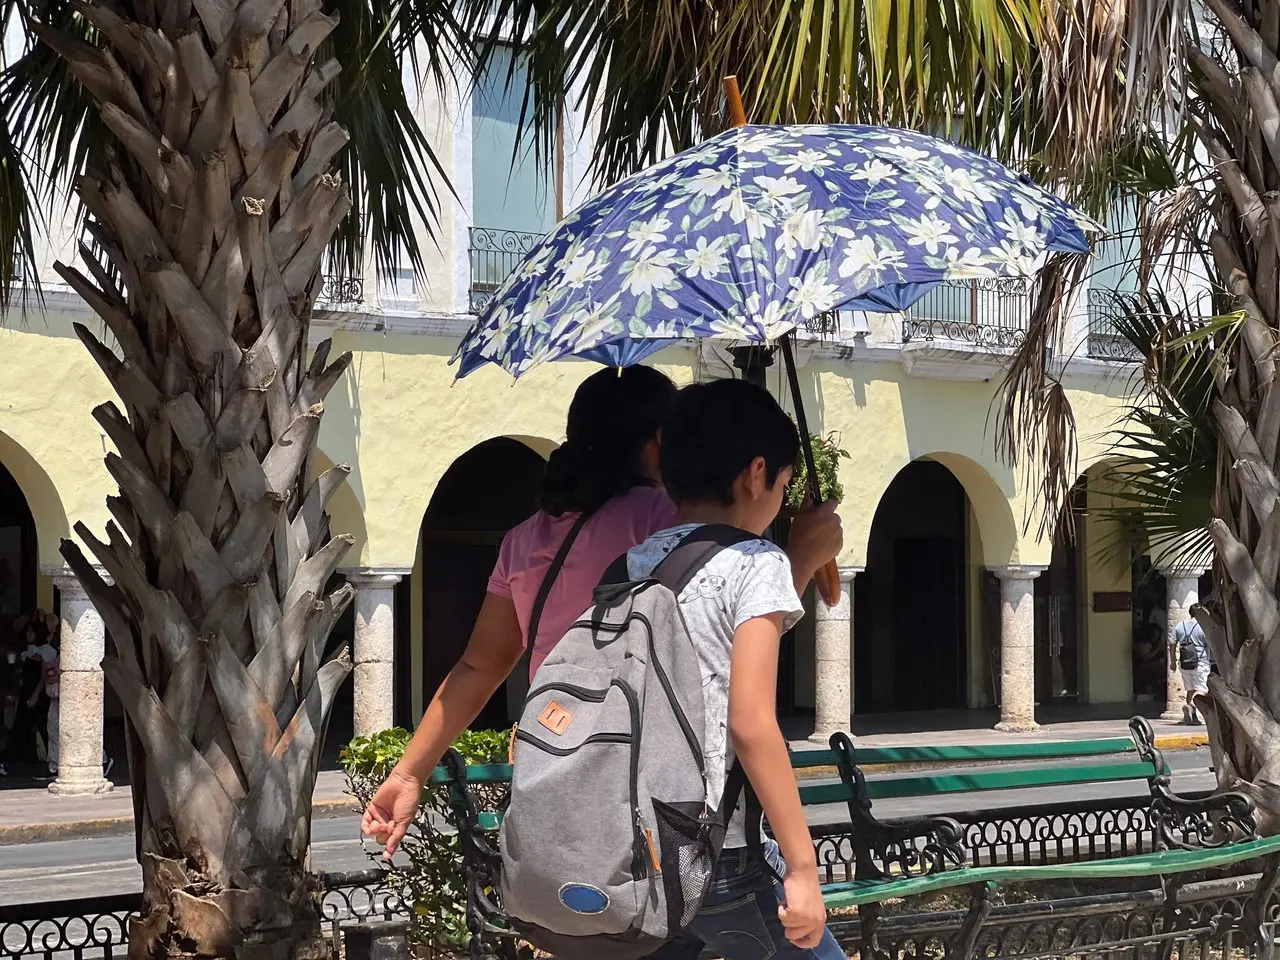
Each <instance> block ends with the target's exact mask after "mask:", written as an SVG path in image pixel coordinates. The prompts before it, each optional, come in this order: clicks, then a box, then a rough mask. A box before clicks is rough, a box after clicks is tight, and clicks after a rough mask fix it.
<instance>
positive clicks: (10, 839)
mask: <svg viewBox="0 0 1280 960" xmlns="http://www.w3.org/2000/svg"><path fill="white" fill-rule="evenodd" d="M0 797H3V794H0ZM355 813H356V808H355V801H354V800H352V799H351V798H350V797H327V798H325V799H323V800H314V801H312V804H311V818H312V819H313V820H331V819H334V818H336V817H347V816H354V815H355ZM132 833H133V817H132V816H131V815H130V816H123V817H99V818H97V819H93V820H62V821H53V822H49V823H15V824H6V825H3V826H0V847H5V846H13V845H15V844H19V843H47V842H50V841H53V840H89V839H98V838H100V837H124V836H129V835H131V834H132Z"/></svg>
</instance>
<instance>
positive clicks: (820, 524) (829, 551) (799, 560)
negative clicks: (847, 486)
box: [787, 500, 844, 584]
mask: <svg viewBox="0 0 1280 960" xmlns="http://www.w3.org/2000/svg"><path fill="white" fill-rule="evenodd" d="M838 506H839V504H838V503H836V501H834V500H827V501H825V502H823V503H820V504H819V505H818V506H816V507H815V506H813V505H811V504H809V503H808V502H806V503H805V505H804V506H803V507H801V508H800V512H799V513H797V514H796V517H795V519H794V520H792V521H791V532H790V533H789V534H788V535H787V557H788V558H789V559H790V560H791V568H792V569H793V570H794V571H795V572H796V574H797V576H798V577H800V576H802V577H804V582H805V583H806V584H807V583H808V582H809V580H810V579H811V578H812V577H813V575H814V574H815V573H817V571H818V569H819V568H820V567H821V566H822V565H823V564H825V563H826V562H827V561H828V560H832V559H834V558H835V557H838V556H839V555H840V551H841V550H842V549H843V548H844V530H843V529H842V528H841V526H840V517H839V515H838V514H837V513H836V507H838Z"/></svg>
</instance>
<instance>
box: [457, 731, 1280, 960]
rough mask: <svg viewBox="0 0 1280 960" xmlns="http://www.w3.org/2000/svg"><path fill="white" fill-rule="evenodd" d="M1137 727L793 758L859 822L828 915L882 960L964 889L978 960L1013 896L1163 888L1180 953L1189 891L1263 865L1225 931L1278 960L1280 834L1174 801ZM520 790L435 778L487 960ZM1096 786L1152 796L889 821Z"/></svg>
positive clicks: (833, 830) (469, 770) (845, 822)
mask: <svg viewBox="0 0 1280 960" xmlns="http://www.w3.org/2000/svg"><path fill="white" fill-rule="evenodd" d="M1130 730H1131V734H1132V739H1129V738H1112V739H1104V740H1085V741H1070V742H1061V743H1036V742H1023V743H1008V744H997V745H990V746H945V747H860V746H858V745H857V743H856V741H854V740H852V739H850V738H849V737H848V736H846V735H845V734H836V735H835V736H833V737H832V738H831V745H830V749H829V750H809V751H797V752H794V753H793V754H792V757H791V760H792V766H793V768H795V769H796V770H797V772H798V775H799V776H800V777H801V783H800V798H801V801H802V802H803V803H804V804H805V805H806V806H828V805H832V804H843V805H844V806H845V807H846V809H847V812H848V817H847V819H844V818H842V822H841V823H838V824H834V825H821V826H817V827H814V828H813V834H814V843H815V849H816V851H817V853H818V861H819V865H820V867H819V869H820V871H822V872H823V874H824V876H823V880H824V883H823V894H824V899H825V900H826V903H827V906H828V909H830V910H839V909H842V908H852V907H856V908H857V909H858V920H859V923H858V928H859V931H858V941H859V944H860V947H861V952H862V956H863V957H864V958H866V960H883V958H885V957H886V956H888V955H889V954H887V953H886V951H884V950H883V949H881V947H880V944H879V937H878V931H879V928H880V923H881V917H882V906H883V904H885V903H886V901H898V900H903V899H908V898H916V897H920V896H921V895H924V894H930V893H935V892H938V891H945V890H959V891H962V892H963V893H964V895H965V896H967V898H968V907H967V909H966V910H965V912H964V917H963V922H962V923H960V924H959V926H958V929H956V930H954V931H953V932H952V933H951V934H950V935H949V936H948V938H947V941H946V943H945V952H946V955H947V956H948V957H959V958H963V960H968V958H970V957H973V956H975V955H984V954H985V951H983V950H978V949H977V948H978V938H979V935H980V934H981V932H982V929H983V924H984V923H985V922H986V921H987V919H988V917H989V916H990V914H991V911H992V894H993V893H994V892H995V891H996V890H997V889H998V888H1000V887H1008V886H1010V885H1013V884H1017V885H1019V886H1027V887H1031V888H1034V887H1035V886H1036V885H1044V884H1046V883H1048V882H1051V881H1072V882H1076V883H1078V884H1080V885H1085V886H1087V885H1088V884H1089V883H1091V882H1094V883H1102V884H1106V883H1108V882H1110V883H1115V882H1118V881H1125V882H1130V883H1132V882H1136V881H1140V880H1142V879H1143V878H1155V879H1157V880H1158V881H1159V882H1160V885H1161V887H1162V888H1163V897H1164V905H1163V925H1162V929H1161V931H1160V932H1159V934H1156V932H1155V931H1152V936H1153V937H1154V938H1155V939H1156V940H1157V941H1161V945H1162V946H1164V944H1165V943H1168V944H1169V945H1170V946H1171V945H1172V939H1171V938H1172V937H1174V936H1175V935H1176V931H1177V930H1178V929H1179V924H1180V923H1182V924H1183V925H1186V924H1190V923H1192V922H1193V918H1192V917H1191V915H1190V912H1186V914H1185V916H1184V915H1183V914H1182V912H1180V911H1179V906H1178V891H1179V889H1180V888H1181V886H1182V885H1183V883H1184V882H1186V881H1187V880H1188V879H1189V878H1192V877H1198V876H1202V875H1204V874H1206V873H1207V872H1213V871H1218V870H1223V869H1225V868H1231V867H1237V868H1239V866H1240V865H1242V864H1244V863H1245V862H1247V861H1252V860H1259V859H1260V860H1261V861H1262V868H1263V869H1262V876H1261V878H1260V880H1259V881H1258V884H1257V886H1256V888H1255V890H1254V892H1253V894H1252V895H1251V896H1250V897H1249V900H1248V904H1247V908H1246V909H1245V910H1244V911H1243V914H1244V915H1243V916H1238V917H1237V916H1227V917H1222V918H1219V919H1218V921H1217V922H1218V923H1219V924H1225V925H1226V926H1233V925H1234V926H1235V927H1238V928H1241V932H1242V933H1243V934H1244V935H1245V937H1246V938H1247V939H1248V940H1249V941H1250V942H1251V944H1252V945H1253V946H1254V947H1255V948H1256V950H1257V953H1258V955H1259V956H1260V957H1262V958H1263V960H1270V957H1271V953H1272V945H1271V939H1270V936H1269V935H1268V934H1267V932H1266V924H1267V922H1268V916H1267V913H1266V908H1267V905H1268V904H1269V902H1270V899H1271V896H1272V894H1273V892H1274V891H1275V889H1276V885H1277V874H1278V871H1280V837H1260V836H1258V834H1257V829H1256V825H1255V820H1254V813H1253V804H1252V801H1251V800H1249V798H1248V797H1246V796H1244V795H1242V794H1238V793H1224V794H1211V795H1206V796H1199V797H1183V796H1180V795H1178V794H1176V793H1174V792H1173V790H1172V789H1171V787H1170V785H1169V772H1170V771H1169V767H1168V765H1167V764H1166V763H1165V761H1164V758H1163V756H1162V754H1161V753H1160V751H1159V750H1158V749H1157V748H1156V746H1155V743H1154V737H1153V735H1152V732H1151V727H1150V725H1149V724H1148V723H1147V721H1146V720H1144V719H1143V718H1141V717H1137V718H1134V719H1133V720H1132V721H1131V722H1130ZM939 767H945V768H946V769H945V770H942V771H939V770H938V768H939ZM868 771H870V776H869V775H868ZM833 773H834V774H838V779H837V777H835V776H832V774H833ZM886 774H887V775H886ZM510 777H511V767H510V766H508V765H507V764H487V765H471V766H467V765H465V764H464V763H463V762H462V760H461V758H460V757H459V756H457V755H456V754H452V755H451V756H450V757H448V758H446V764H445V765H444V766H442V767H440V768H437V770H436V771H435V774H434V776H433V778H432V781H433V782H434V783H437V784H440V785H446V786H448V787H449V788H450V801H451V809H452V819H453V821H454V826H455V827H457V828H458V829H459V835H460V838H461V849H462V856H463V864H464V870H465V872H466V873H467V880H468V910H467V914H468V925H469V927H470V928H471V931H472V933H473V943H472V956H473V957H476V958H482V957H496V956H502V955H504V954H506V953H508V949H507V947H505V946H504V941H505V940H506V939H507V938H504V937H501V936H499V935H500V934H502V933H503V932H505V931H504V930H503V918H502V913H501V909H500V906H499V904H498V903H497V902H496V899H495V898H494V896H493V892H492V891H493V889H494V886H495V884H494V881H495V878H496V876H497V868H498V865H499V863H500V861H499V859H498V855H497V851H496V844H495V842H494V841H495V831H496V830H497V828H498V826H499V825H500V823H501V804H500V803H499V804H496V805H488V806H491V807H492V808H488V809H486V808H484V807H486V805H485V804H482V803H478V802H477V799H476V790H475V788H476V787H490V788H492V787H495V786H498V785H500V784H503V783H506V782H509V781H510ZM1094 785H1108V786H1111V785H1114V786H1115V787H1117V788H1125V787H1127V788H1129V789H1130V791H1131V792H1133V793H1137V794H1140V796H1139V797H1138V798H1136V799H1134V798H1130V799H1128V800H1126V801H1124V802H1123V803H1120V802H1117V801H1115V800H1114V799H1112V798H1096V799H1089V798H1083V799H1080V800H1074V801H1070V802H1068V803H1065V804H1064V803H1062V802H1061V801H1053V800H1050V801H1042V802H1040V803H1033V804H1021V805H1019V806H1016V807H1006V808H998V807H997V808H993V809H989V810H974V811H966V812H963V813H957V814H950V815H930V816H922V817H913V818H903V817H894V816H887V817H883V818H882V817H878V816H876V813H875V810H876V809H887V810H889V811H892V810H893V808H894V805H895V803H894V802H895V801H898V800H905V799H909V798H922V797H930V798H933V797H939V796H949V795H985V794H995V795H997V796H998V795H999V793H1000V792H1001V791H1012V790H1017V791H1020V792H1022V793H1023V794H1029V795H1031V796H1033V797H1034V796H1035V793H1036V792H1037V791H1046V790H1048V789H1050V788H1054V787H1062V786H1080V787H1082V788H1083V787H1091V786H1094ZM1010 812H1012V813H1013V816H1010ZM1073 824H1075V826H1073ZM1055 825H1056V826H1057V828H1058V829H1056V830H1055V829H1054V826H1055ZM1086 827H1087V829H1086ZM1096 949H1097V947H1096V945H1095V946H1094V947H1093V950H1096ZM1090 952H1092V950H1091V951H1090ZM1162 955H1163V956H1166V957H1167V956H1168V954H1167V952H1165V953H1163V954H1162Z"/></svg>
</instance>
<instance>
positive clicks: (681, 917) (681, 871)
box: [653, 799, 725, 936]
mask: <svg viewBox="0 0 1280 960" xmlns="http://www.w3.org/2000/svg"><path fill="white" fill-rule="evenodd" d="M653 815H654V819H656V820H657V824H658V851H659V854H660V855H661V857H662V890H663V894H664V896H665V897H666V901H667V931H668V934H667V935H668V936H675V935H676V934H677V933H679V932H680V931H681V930H683V929H685V928H686V927H687V926H689V924H690V923H692V922H693V918H694V917H696V916H697V915H698V911H699V910H701V909H702V901H703V900H705V899H706V896H707V891H708V890H710V889H711V884H712V882H713V881H714V880H715V869H716V860H717V859H719V857H720V847H721V846H722V845H723V844H724V834H725V826H724V824H723V823H721V822H720V820H719V818H718V817H716V816H715V815H714V814H710V815H708V814H707V813H706V806H705V804H703V803H699V802H696V801H695V802H690V803H678V804H669V803H663V802H662V801H661V800H657V799H655V800H654V801H653Z"/></svg>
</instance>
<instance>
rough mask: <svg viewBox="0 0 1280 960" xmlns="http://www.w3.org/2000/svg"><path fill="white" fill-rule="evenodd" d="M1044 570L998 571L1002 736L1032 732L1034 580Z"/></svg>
mask: <svg viewBox="0 0 1280 960" xmlns="http://www.w3.org/2000/svg"><path fill="white" fill-rule="evenodd" d="M1047 569H1048V568H1047V567H1033V566H1008V567H997V568H995V569H994V570H993V571H992V572H993V573H995V575H996V576H997V577H999V578H1000V722H999V723H997V724H996V729H997V730H1000V731H1003V732H1005V733H1025V732H1027V731H1030V730H1035V729H1036V727H1037V726H1039V724H1037V723H1036V613H1035V609H1036V608H1035V583H1034V581H1035V578H1036V577H1038V576H1040V574H1041V573H1043V572H1044V571H1045V570H1047Z"/></svg>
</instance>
